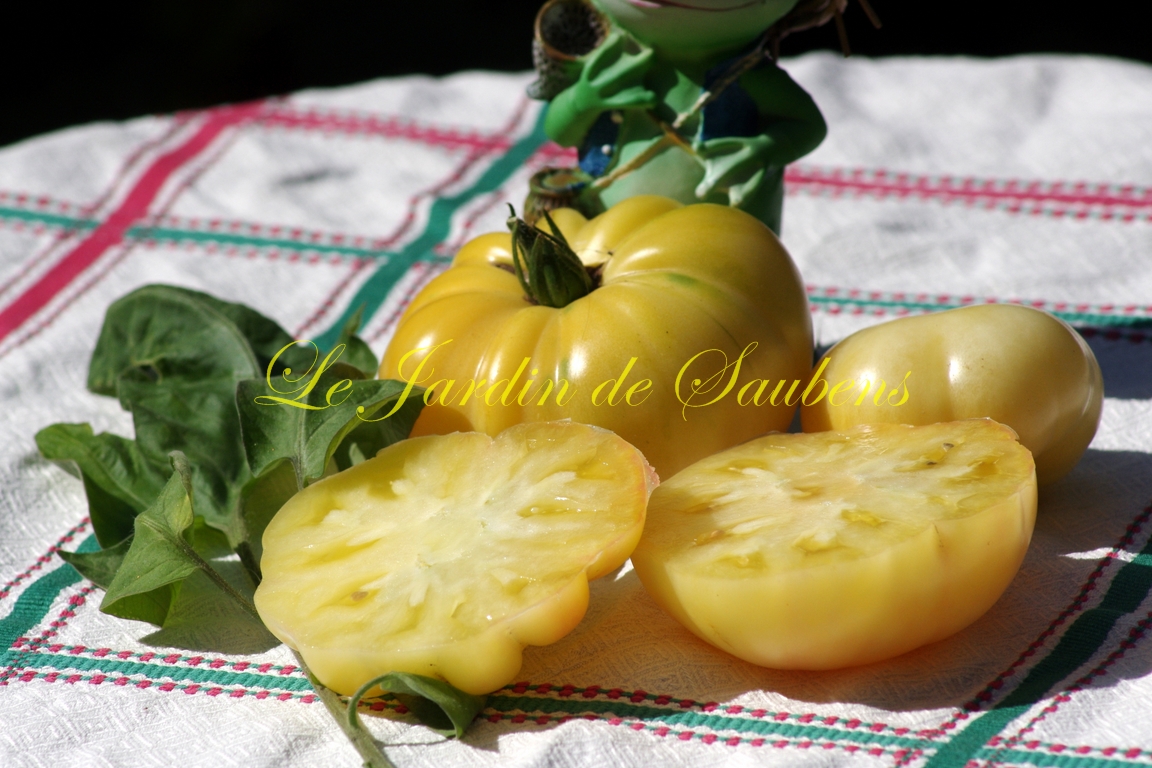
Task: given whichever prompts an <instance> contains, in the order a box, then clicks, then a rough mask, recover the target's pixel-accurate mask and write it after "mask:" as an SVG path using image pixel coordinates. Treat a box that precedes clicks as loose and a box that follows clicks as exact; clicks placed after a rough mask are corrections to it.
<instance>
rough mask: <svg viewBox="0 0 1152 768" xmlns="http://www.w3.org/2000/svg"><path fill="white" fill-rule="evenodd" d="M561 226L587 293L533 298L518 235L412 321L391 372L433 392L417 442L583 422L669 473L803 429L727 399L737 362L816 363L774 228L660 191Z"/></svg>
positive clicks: (472, 248)
mask: <svg viewBox="0 0 1152 768" xmlns="http://www.w3.org/2000/svg"><path fill="white" fill-rule="evenodd" d="M553 220H554V221H555V223H556V226H557V227H558V228H559V229H560V231H561V232H562V233H563V234H564V235H565V237H566V239H567V241H568V243H569V244H570V245H571V248H572V250H574V251H575V253H576V255H577V256H578V257H579V259H580V260H581V261H582V262H583V265H584V267H585V268H587V269H588V271H589V273H590V274H591V275H592V276H593V285H594V287H593V289H592V290H591V291H590V292H588V293H587V294H586V295H583V296H582V297H580V298H577V299H575V300H573V301H571V302H570V303H568V304H567V305H566V306H562V307H552V306H542V305H537V304H535V303H533V302H531V301H529V300H528V299H526V298H525V288H524V286H522V284H521V282H520V281H519V279H518V278H517V276H516V274H514V272H513V270H512V264H513V254H512V250H511V248H512V240H511V237H510V235H508V234H490V235H483V236H481V237H479V238H476V239H475V240H473V241H471V242H470V243H468V244H467V245H465V246H464V248H463V249H461V251H460V252H459V254H457V256H456V258H455V260H454V261H453V264H452V266H451V267H450V268H449V269H448V270H447V271H446V272H444V273H443V274H441V275H439V276H438V277H436V278H435V279H434V280H433V281H432V282H431V283H429V284H428V286H427V287H425V288H424V290H423V291H421V292H420V294H419V295H418V296H417V297H416V298H415V299H414V300H413V301H412V303H411V305H410V306H409V307H408V309H407V311H406V312H405V313H404V315H403V317H402V318H401V319H400V321H399V324H398V327H397V330H396V334H395V336H394V337H393V339H392V341H391V343H390V344H389V347H388V350H387V352H386V353H385V355H384V359H383V362H382V364H381V367H380V376H381V378H390V379H400V380H404V381H410V382H415V383H416V384H419V385H421V386H423V387H425V388H427V392H426V394H425V400H426V402H427V403H429V405H428V407H426V408H425V409H424V411H423V412H422V414H421V416H420V419H419V421H417V423H416V427H415V429H414V431H413V435H422V434H445V433H449V432H453V431H457V430H476V431H481V432H486V433H488V434H490V435H495V434H499V433H500V432H501V431H502V430H503V429H505V428H506V427H508V426H510V425H513V424H517V423H520V422H528V421H552V420H556V419H565V418H570V419H572V420H573V421H577V422H583V423H588V424H595V425H597V426H600V427H604V428H607V429H610V430H612V431H613V432H616V433H617V434H619V435H620V436H621V437H623V438H624V439H625V440H627V441H628V442H630V443H632V444H633V445H635V446H636V447H638V448H639V449H640V450H641V451H642V452H643V453H644V455H645V456H646V457H647V458H648V461H649V462H650V463H651V464H652V465H653V466H654V467H655V468H656V470H657V471H658V472H659V473H660V474H661V475H664V476H669V475H671V474H673V473H675V472H677V471H678V470H679V469H681V468H682V467H685V466H687V465H688V464H691V463H692V462H693V461H696V460H697V459H700V458H702V457H704V456H707V455H709V454H711V453H715V452H716V451H718V450H721V449H723V448H726V447H728V446H731V445H735V444H737V443H740V442H743V441H745V440H747V439H749V438H752V437H754V436H756V435H759V434H762V433H764V432H766V431H770V430H782V429H786V428H787V426H788V424H789V422H790V421H791V418H792V413H793V407H792V406H788V405H785V404H783V403H781V404H780V405H779V406H775V407H774V406H771V405H766V406H762V407H743V406H740V405H739V404H738V403H737V401H736V400H737V399H736V397H735V394H734V393H732V394H729V395H728V396H725V397H720V398H719V399H716V398H717V396H719V395H720V394H721V393H722V392H723V391H724V388H725V387H726V386H728V384H729V383H730V381H731V374H732V373H733V372H734V368H733V367H732V366H735V364H736V363H737V361H739V363H740V371H739V375H740V378H741V379H745V378H746V377H761V378H765V379H768V378H771V379H799V378H802V377H804V376H805V375H806V374H807V373H808V372H809V370H810V367H811V359H812V358H811V355H812V352H811V350H812V336H811V334H812V331H811V319H810V316H809V314H808V305H807V299H806V297H805V294H804V290H803V286H802V285H801V282H800V276H799V274H798V273H797V271H796V268H795V266H794V265H793V263H792V260H791V258H790V257H789V256H788V253H787V252H786V251H785V250H784V247H783V246H782V245H781V244H780V241H779V240H777V239H776V237H775V235H773V234H772V232H771V231H770V230H769V229H768V228H767V227H766V226H764V225H763V224H762V223H761V222H759V221H757V220H756V219H755V218H753V217H752V216H749V215H748V214H746V213H744V212H742V211H738V210H734V209H730V208H727V207H724V206H717V205H691V206H682V205H681V204H680V203H677V202H675V201H673V200H669V199H666V198H661V197H654V196H641V197H635V198H631V199H629V200H626V201H624V202H622V203H620V204H619V205H617V206H615V207H613V208H612V209H610V210H609V211H608V212H607V213H604V214H601V215H600V216H598V217H596V218H595V219H593V220H591V221H587V220H585V219H584V218H583V217H582V216H581V215H580V214H578V213H576V212H575V211H571V210H565V209H561V210H559V211H556V212H553ZM576 268H577V269H580V267H579V265H577V267H576ZM582 277H583V275H581V278H582ZM750 345H753V347H754V348H750ZM749 350H750V351H749ZM746 351H747V354H746V355H745V357H744V358H743V359H741V354H742V353H744V352H746ZM726 364H727V365H729V366H730V367H729V368H728V369H727V372H726V373H725V371H724V365H726ZM714 399H716V402H714V403H712V402H711V401H712V400H714ZM709 403H711V404H709ZM697 406H701V407H697Z"/></svg>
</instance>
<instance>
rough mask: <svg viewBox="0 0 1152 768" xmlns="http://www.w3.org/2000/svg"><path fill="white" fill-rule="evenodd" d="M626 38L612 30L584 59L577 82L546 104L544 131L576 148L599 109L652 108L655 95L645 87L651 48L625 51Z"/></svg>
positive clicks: (549, 136) (654, 102)
mask: <svg viewBox="0 0 1152 768" xmlns="http://www.w3.org/2000/svg"><path fill="white" fill-rule="evenodd" d="M627 43H628V41H627V40H626V38H625V37H624V35H622V34H621V33H620V32H615V31H614V32H612V33H611V34H609V35H608V37H607V39H605V41H604V43H603V44H602V45H600V47H599V48H597V49H596V50H595V51H593V52H592V53H590V54H588V57H587V58H586V59H585V60H584V62H583V65H582V66H581V69H580V76H579V78H577V80H576V82H575V83H573V84H572V85H570V86H568V87H567V88H565V89H564V90H563V91H561V92H560V93H559V94H557V95H556V97H555V98H554V99H552V101H551V102H550V103H549V104H548V112H547V114H545V116H544V133H545V134H547V135H548V138H550V139H552V140H553V141H555V142H556V143H557V144H559V145H561V146H564V147H578V146H580V144H581V143H582V142H583V141H584V137H585V136H586V135H587V134H588V130H589V129H590V128H591V127H592V124H593V123H595V122H596V118H598V117H599V116H600V114H601V113H602V112H606V111H608V110H613V109H637V108H638V109H651V108H652V107H654V106H655V105H656V102H657V98H656V94H655V93H653V92H652V91H650V90H648V89H647V88H645V87H644V83H643V81H644V75H645V74H646V73H647V72H648V69H649V67H650V66H651V64H652V50H651V49H649V48H645V49H643V50H641V51H639V52H637V53H631V52H629V51H628V50H627Z"/></svg>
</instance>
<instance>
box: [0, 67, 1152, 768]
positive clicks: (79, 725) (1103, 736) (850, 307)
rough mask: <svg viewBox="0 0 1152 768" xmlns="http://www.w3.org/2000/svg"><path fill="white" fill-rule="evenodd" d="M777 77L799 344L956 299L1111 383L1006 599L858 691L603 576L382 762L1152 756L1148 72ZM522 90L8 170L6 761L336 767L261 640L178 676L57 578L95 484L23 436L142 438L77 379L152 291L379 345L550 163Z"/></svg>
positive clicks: (342, 759)
mask: <svg viewBox="0 0 1152 768" xmlns="http://www.w3.org/2000/svg"><path fill="white" fill-rule="evenodd" d="M785 66H786V68H787V69H788V70H789V71H790V72H791V74H792V75H793V77H794V78H795V79H796V80H798V81H799V82H800V83H801V84H802V85H804V86H805V87H806V88H807V89H808V90H809V91H810V92H811V93H812V94H813V96H814V97H815V99H816V101H817V103H818V104H819V105H820V106H821V109H822V110H823V112H824V114H825V116H826V118H827V120H828V123H829V127H830V131H829V137H828V139H827V140H826V141H825V142H824V144H823V145H822V146H821V147H820V148H819V149H818V150H817V151H816V152H815V153H814V154H813V155H811V156H810V157H808V158H806V159H805V160H804V162H803V163H801V164H799V165H797V166H794V167H791V168H789V169H788V171H787V174H786V185H787V193H788V197H787V200H786V204H785V216H784V227H783V239H784V242H785V244H786V246H787V247H788V248H789V250H790V251H791V253H792V254H793V257H794V258H795V260H796V262H797V264H798V265H799V268H800V270H801V272H802V274H803V275H804V279H805V281H806V283H807V285H808V294H809V299H810V303H811V308H812V312H813V318H814V322H815V327H816V330H817V336H818V341H819V343H821V344H828V343H831V342H834V341H835V340H837V339H839V338H843V337H844V336H845V335H847V334H849V333H851V332H852V331H854V330H856V329H859V328H862V327H865V326H868V325H871V324H874V323H877V322H881V321H883V320H886V319H889V318H892V317H895V316H900V315H906V314H915V313H924V312H934V311H938V310H940V309H946V308H949V307H955V306H963V305H966V304H972V303H980V302H989V301H1001V302H1003V301H1016V302H1023V303H1026V304H1030V305H1033V306H1037V307H1041V308H1044V309H1047V310H1049V311H1051V312H1053V313H1054V314H1056V315H1058V316H1060V317H1062V318H1064V319H1066V320H1068V321H1069V322H1070V323H1072V324H1073V325H1075V326H1077V327H1078V328H1080V329H1081V332H1082V333H1083V334H1084V336H1085V337H1086V338H1087V339H1088V341H1089V343H1090V344H1091V346H1092V348H1093V350H1094V351H1095V353H1096V355H1097V357H1098V359H1099V361H1100V363H1101V366H1102V368H1103V370H1104V377H1105V384H1106V393H1107V399H1106V403H1105V409H1104V415H1103V421H1102V424H1101V428H1100V431H1099V433H1098V435H1097V437H1096V439H1095V441H1094V442H1093V444H1092V447H1091V448H1090V450H1089V451H1088V453H1087V454H1086V456H1085V457H1084V459H1083V460H1082V462H1081V464H1080V465H1079V466H1078V467H1077V468H1076V470H1075V471H1074V472H1073V473H1072V474H1071V475H1070V476H1068V477H1067V478H1065V479H1064V480H1062V481H1061V482H1060V483H1059V484H1058V485H1055V486H1053V487H1050V488H1047V489H1045V491H1044V492H1043V493H1042V497H1041V505H1040V512H1039V516H1038V522H1037V527H1036V532H1035V535H1034V538H1033V543H1032V546H1031V548H1030V550H1029V553H1028V556H1027V558H1026V561H1025V563H1024V565H1023V567H1022V569H1021V571H1020V573H1019V575H1018V576H1017V578H1016V580H1015V581H1014V582H1013V583H1012V585H1011V586H1010V588H1009V589H1008V591H1007V593H1006V594H1005V595H1004V596H1003V598H1002V599H1001V600H1000V601H999V602H998V603H997V604H996V605H995V606H994V607H993V609H992V610H991V611H990V612H989V613H988V614H987V615H985V616H984V617H983V618H982V619H980V620H979V621H977V622H976V623H975V624H974V625H972V626H971V627H969V628H968V629H966V630H964V631H962V632H961V633H959V634H958V635H956V636H954V637H952V638H950V639H948V640H945V641H942V642H939V643H936V644H934V645H931V646H928V647H926V648H922V649H920V650H918V651H915V652H913V653H910V654H907V655H905V656H902V657H900V658H897V659H894V660H892V661H889V662H885V663H881V664H876V665H872V666H870V667H867V668H863V669H848V670H842V671H836V672H824V673H794V672H779V671H773V670H767V669H761V668H757V667H754V666H751V665H749V664H745V663H743V662H740V661H737V660H735V659H733V658H731V657H728V656H726V655H724V654H722V653H720V652H718V651H716V650H714V649H712V648H711V647H710V646H707V645H705V644H704V643H702V642H701V641H699V640H697V639H695V638H694V637H693V636H692V635H690V634H689V633H688V632H687V631H686V630H684V629H682V628H681V627H680V626H679V625H677V624H676V623H675V622H674V621H673V620H672V619H671V618H669V617H667V616H666V615H664V614H663V613H661V612H660V611H659V610H658V609H657V608H656V607H655V605H654V604H653V603H652V602H651V600H650V599H649V598H648V597H647V596H646V595H645V593H644V591H643V589H642V588H641V586H640V584H639V582H638V580H637V579H636V578H635V575H634V574H633V573H631V572H630V571H629V570H628V569H627V567H626V568H625V569H623V570H622V571H620V572H619V573H617V574H614V575H613V576H610V577H608V578H605V579H602V580H600V581H598V582H596V583H594V585H593V588H592V603H591V608H590V610H589V613H588V615H587V617H586V618H585V620H584V621H583V623H582V624H581V625H580V626H579V627H578V628H577V629H576V630H575V631H574V632H573V633H572V634H571V635H570V636H568V637H567V638H565V639H564V640H563V641H561V642H559V643H557V644H555V645H553V646H549V647H545V648H532V649H529V650H528V651H527V652H526V654H525V663H524V667H523V670H522V671H521V674H520V678H519V679H520V680H521V681H522V682H519V683H517V684H515V685H511V686H509V687H507V688H505V689H503V690H501V691H498V692H497V693H496V694H495V695H493V696H492V697H491V699H490V700H489V702H488V707H487V708H486V709H485V710H484V711H483V712H482V713H481V716H480V719H479V721H478V722H477V723H475V724H474V725H473V727H472V729H471V730H470V731H469V733H468V734H467V736H466V737H465V738H464V739H463V740H461V741H447V740H445V739H443V738H441V737H439V736H437V735H435V734H433V733H432V732H430V731H428V730H426V729H424V728H423V727H420V726H417V725H414V724H413V723H412V721H410V720H409V719H407V718H406V717H405V716H404V715H403V714H402V713H397V712H395V711H394V710H393V711H386V712H384V713H383V715H384V716H383V717H379V718H368V719H369V720H371V728H372V729H373V732H374V733H375V734H376V736H377V738H378V739H379V740H380V741H381V742H382V743H383V744H385V745H387V746H386V750H387V753H388V754H389V756H390V757H391V758H392V759H393V760H394V761H395V762H396V763H397V765H399V766H403V767H404V768H407V766H439V767H443V766H473V765H475V766H496V765H501V766H550V767H555V768H559V767H560V766H577V765H587V766H593V765H596V766H601V765H618V766H637V767H639V766H653V765H683V766H694V767H700V766H713V765H733V766H744V765H768V764H771V765H789V766H816V765H852V766H861V767H862V768H863V767H865V766H885V767H886V768H896V766H912V767H913V768H921V767H923V768H964V766H966V765H971V764H978V765H992V764H996V765H1029V766H1061V768H1114V767H1116V768H1119V767H1120V766H1129V765H1148V764H1152V707H1149V706H1148V702H1149V701H1152V674H1150V672H1152V641H1150V640H1149V639H1148V631H1149V629H1150V627H1152V598H1150V595H1149V589H1150V587H1152V540H1150V534H1152V520H1150V519H1149V518H1150V517H1152V506H1150V502H1152V141H1149V139H1150V138H1152V128H1150V126H1152V67H1148V66H1145V65H1139V64H1133V63H1127V62H1123V61H1117V60H1107V59H1100V58H1090V57H1043V56H1028V57H1020V58H1012V59H1003V60H990V61H988V60H986V61H976V60H968V59H959V58H957V59H894V60H868V59H865V58H852V59H849V60H843V59H841V58H839V57H835V56H832V55H827V54H813V55H808V56H805V57H802V58H798V59H794V60H790V61H786V62H785ZM530 80H531V76H530V75H528V74H524V75H495V74H486V73H462V74H458V75H455V76H452V77H447V78H443V79H431V78H425V77H409V78H397V79H390V80H382V81H376V82H371V83H366V84H363V85H359V86H353V87H348V88H340V89H333V90H317V91H306V92H302V93H297V94H293V95H291V96H288V97H284V98H280V99H270V100H267V101H261V102H257V103H251V104H243V105H235V106H228V107H220V108H217V109H210V110H205V111H197V112H189V113H182V114H178V115H175V116H167V117H153V118H145V119H139V120H134V121H130V122H127V123H122V124H98V125H91V126H85V127H80V128H75V129H71V130H67V131H62V132H59V133H56V134H52V135H49V136H45V137H41V138H37V139H33V140H30V141H26V142H23V143H20V144H17V145H15V146H12V147H8V148H6V149H3V150H0V371H2V373H0V402H2V404H3V408H2V409H0V765H4V766H19V767H25V766H27V767H29V768H31V767H32V766H57V765H65V764H67V765H77V766H152V765H155V766H169V765H182V766H212V767H213V768H221V767H222V766H245V768H251V767H255V766H277V767H278V768H280V767H283V766H305V765H326V766H355V765H358V764H359V760H358V758H357V756H356V754H355V752H354V751H353V750H352V749H351V747H350V746H349V745H348V744H347V742H346V741H345V739H344V737H343V736H342V735H341V733H340V732H339V731H338V729H337V728H336V727H335V726H334V724H333V723H332V722H331V720H330V718H329V716H328V714H327V712H326V711H325V710H324V708H323V706H322V705H321V704H320V703H319V702H318V701H317V700H316V697H315V695H314V694H313V693H312V691H311V688H310V687H309V685H308V682H307V680H306V679H305V678H304V677H303V675H302V674H301V672H300V670H299V669H297V668H296V667H295V666H294V662H293V659H292V657H291V655H290V654H289V653H288V651H287V649H285V648H284V647H277V648H273V649H271V650H258V649H257V650H254V649H253V648H252V647H250V646H251V643H250V640H251V638H246V637H244V636H242V635H240V636H237V637H236V638H235V648H234V649H231V650H229V652H227V653H216V652H207V651H190V650H183V649H181V648H180V647H176V646H178V645H179V646H182V647H184V648H187V647H189V646H191V647H195V642H194V640H195V638H189V637H179V638H178V637H177V636H176V635H174V634H171V633H170V634H168V635H165V633H164V632H160V633H156V634H153V629H152V628H150V627H148V626H146V625H143V624H139V623H134V622H127V621H122V620H119V619H115V618H112V617H109V616H106V615H104V614H102V613H100V612H99V610H98V606H99V603H100V592H99V590H96V589H95V588H94V587H93V586H92V585H91V584H90V583H88V582H86V581H84V580H83V579H81V578H80V577H79V576H78V574H77V573H76V572H75V571H74V570H73V569H72V568H71V566H67V565H65V564H63V563H62V561H61V560H60V559H59V558H58V557H57V556H55V554H54V553H55V552H56V550H57V549H76V548H77V547H92V546H93V540H92V537H91V530H90V526H89V523H88V521H87V519H86V517H85V514H86V503H85V497H84V492H83V488H82V487H81V483H80V482H79V481H78V480H77V479H75V478H74V477H72V476H71V475H69V474H68V473H67V472H66V471H65V470H64V469H62V468H61V467H59V466H57V465H55V464H53V463H50V462H48V461H45V460H43V459H42V458H40V457H39V455H38V454H37V452H36V448H35V444H34V443H33V439H32V438H33V435H34V433H35V432H36V431H37V430H39V429H40V428H42V427H44V426H46V425H48V424H50V423H53V422H59V421H66V422H82V421H86V422H89V423H91V424H92V426H93V428H94V429H96V430H97V431H101V430H108V431H112V432H116V433H119V434H123V435H126V436H131V434H132V426H131V421H130V418H129V416H128V414H127V413H125V412H123V411H121V410H120V408H119V406H118V404H117V403H116V402H115V401H114V400H112V399H110V398H102V397H97V396H95V395H92V394H90V393H89V392H87V391H86V390H85V377H86V369H87V363H88V359H89V356H90V354H91V350H92V348H93V345H94V343H95V340H96V336H97V333H98V331H99V328H100V323H101V319H102V317H103V314H104V311H105V310H106V308H107V307H108V305H109V304H110V303H111V302H112V301H114V300H115V299H116V298H118V297H119V296H121V295H123V294H125V293H127V292H128V291H130V290H132V289H133V288H136V287H138V286H140V285H144V284H147V283H153V282H165V283H173V284H178V285H182V286H187V287H190V288H195V289H198V290H203V291H207V292H209V293H212V294H214V295H216V296H219V297H221V298H225V299H228V300H232V301H240V302H244V303H246V304H249V305H250V306H253V307H254V308H256V309H258V310H259V311H261V312H263V313H265V314H267V315H268V316H270V317H272V318H274V319H275V320H277V321H278V322H279V323H280V324H281V325H283V326H284V327H285V328H287V329H288V330H289V331H290V332H292V333H294V334H296V335H297V336H298V337H300V338H313V339H318V340H324V339H331V338H332V337H333V335H334V333H335V332H336V330H338V329H339V328H340V327H341V325H342V324H343V322H344V320H345V319H346V318H347V317H348V316H349V314H350V313H351V312H352V311H353V310H354V309H355V308H356V307H357V306H360V305H363V306H364V307H365V311H366V313H365V318H366V325H365V328H364V331H363V335H364V336H365V338H367V339H368V341H369V342H370V343H371V345H372V346H373V347H374V349H375V350H376V352H377V353H380V352H381V351H382V350H383V348H384V346H385V345H386V344H387V341H388V339H389V336H390V334H391V333H392V329H393V326H394V323H395V322H396V319H397V316H398V313H399V311H400V310H401V309H402V308H403V307H404V305H405V303H406V302H407V301H408V300H409V299H410V297H411V296H412V295H413V294H414V292H416V291H417V290H419V288H420V287H421V286H422V285H424V284H425V283H426V282H427V281H428V280H430V279H431V278H432V277H433V276H435V275H436V274H437V273H438V272H440V271H441V270H443V269H444V268H445V266H446V264H447V262H448V259H449V258H450V257H451V255H452V253H453V252H454V251H455V250H456V249H457V248H458V247H459V246H460V245H461V244H462V243H463V242H465V241H466V240H467V239H468V238H469V237H470V236H472V235H474V234H478V233H481V232H486V231H492V230H497V229H501V228H502V227H503V223H504V217H505V216H506V213H505V211H506V209H505V208H504V205H503V204H504V203H505V202H506V201H511V202H513V203H516V204H517V206H519V204H520V202H521V201H522V200H523V197H524V193H525V191H526V188H527V180H528V178H529V176H530V175H531V174H532V173H533V171H534V170H536V169H538V168H541V167H543V166H545V165H549V164H556V163H559V162H567V161H570V160H572V159H573V157H572V155H571V154H570V153H569V152H567V151H565V150H563V149H561V148H559V147H556V146H555V145H552V144H550V143H549V142H548V141H547V140H546V139H545V137H544V135H543V132H542V129H541V123H540V106H539V104H538V103H536V102H532V101H529V100H528V99H526V97H525V96H524V88H525V86H526V85H527V84H528V83H529V82H530ZM165 632H167V630H165ZM177 640H179V642H176V641H177ZM385 709H389V707H385ZM971 761H975V763H972V762H971Z"/></svg>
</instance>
